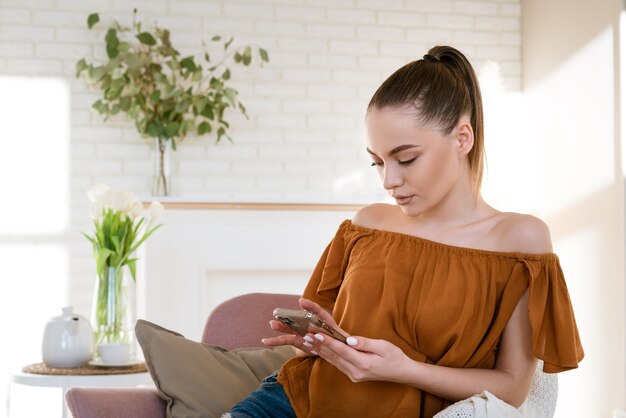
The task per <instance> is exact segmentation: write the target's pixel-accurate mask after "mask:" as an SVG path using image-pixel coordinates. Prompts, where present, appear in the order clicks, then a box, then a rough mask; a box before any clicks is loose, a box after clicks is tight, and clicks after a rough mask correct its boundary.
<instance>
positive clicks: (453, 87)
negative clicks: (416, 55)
mask: <svg viewBox="0 0 626 418" xmlns="http://www.w3.org/2000/svg"><path fill="white" fill-rule="evenodd" d="M387 106H389V107H408V106H413V107H414V108H415V109H417V110H418V115H419V117H420V119H421V122H423V123H431V122H433V123H436V124H437V125H438V126H440V127H441V129H442V131H443V133H444V134H446V135H447V134H449V133H450V132H452V130H453V129H454V127H455V126H456V124H457V123H458V122H459V120H460V119H461V117H462V116H464V115H468V116H469V117H470V123H471V125H472V129H473V131H474V146H473V147H472V149H471V150H470V152H469V154H468V156H467V158H468V160H469V165H470V172H471V173H472V176H473V178H472V181H473V184H474V189H475V191H476V192H477V193H478V192H479V191H480V184H481V182H482V177H483V166H484V154H485V150H484V133H483V105H482V98H481V95H480V87H479V85H478V79H477V78H476V73H475V72H474V69H473V68H472V65H471V64H470V63H469V61H468V60H467V58H466V57H465V55H463V54H462V53H461V52H460V51H458V50H457V49H455V48H452V47H450V46H435V47H433V48H431V49H430V50H429V51H428V54H426V55H424V58H423V59H419V60H417V61H413V62H410V63H408V64H406V65H405V66H403V67H402V68H400V69H398V70H397V71H396V72H395V73H393V74H392V75H391V76H389V78H387V80H385V81H384V82H383V84H382V85H381V86H380V87H379V88H378V90H376V93H374V96H373V97H372V99H371V100H370V103H369V105H368V106H367V110H368V111H369V110H371V109H382V108H384V107H387Z"/></svg>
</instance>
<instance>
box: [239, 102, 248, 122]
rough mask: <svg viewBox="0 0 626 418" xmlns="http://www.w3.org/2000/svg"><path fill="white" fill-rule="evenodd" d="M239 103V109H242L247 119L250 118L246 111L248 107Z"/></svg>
mask: <svg viewBox="0 0 626 418" xmlns="http://www.w3.org/2000/svg"><path fill="white" fill-rule="evenodd" d="M237 105H238V106H239V110H240V111H241V113H242V114H243V115H244V116H245V117H246V119H248V113H246V108H245V107H244V105H242V104H241V102H239V103H237Z"/></svg>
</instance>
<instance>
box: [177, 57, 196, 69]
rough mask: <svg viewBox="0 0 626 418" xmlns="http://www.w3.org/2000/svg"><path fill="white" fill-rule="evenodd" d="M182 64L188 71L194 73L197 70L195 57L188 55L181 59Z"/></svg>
mask: <svg viewBox="0 0 626 418" xmlns="http://www.w3.org/2000/svg"><path fill="white" fill-rule="evenodd" d="M180 66H181V67H183V68H185V69H186V70H187V71H189V72H191V73H193V72H194V71H196V68H197V67H196V63H195V62H194V61H193V57H192V56H190V57H186V58H184V59H182V60H181V61H180Z"/></svg>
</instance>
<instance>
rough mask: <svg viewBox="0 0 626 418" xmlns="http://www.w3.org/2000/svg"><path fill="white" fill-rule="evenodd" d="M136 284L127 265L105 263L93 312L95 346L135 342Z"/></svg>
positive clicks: (96, 290)
mask: <svg viewBox="0 0 626 418" xmlns="http://www.w3.org/2000/svg"><path fill="white" fill-rule="evenodd" d="M134 301H135V283H134V281H133V279H132V276H131V275H130V271H129V270H128V267H127V266H122V267H109V266H104V268H103V270H102V274H100V275H98V276H97V278H96V288H95V290H94V298H93V305H92V313H91V323H92V326H93V331H94V336H95V344H96V346H98V345H100V344H102V343H131V344H132V343H134V338H135V333H134V326H135V318H134V314H135V303H134Z"/></svg>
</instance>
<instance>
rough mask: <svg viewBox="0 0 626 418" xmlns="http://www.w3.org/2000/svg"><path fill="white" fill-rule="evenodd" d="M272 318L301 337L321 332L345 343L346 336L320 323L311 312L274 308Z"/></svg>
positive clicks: (322, 322) (324, 323)
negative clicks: (309, 333)
mask: <svg viewBox="0 0 626 418" xmlns="http://www.w3.org/2000/svg"><path fill="white" fill-rule="evenodd" d="M274 318H276V319H277V320H279V321H280V322H282V323H283V324H285V325H287V326H288V327H289V328H291V329H292V330H294V331H295V332H297V333H298V334H300V335H302V336H303V337H304V336H305V335H306V334H307V333H308V332H312V333H314V334H315V333H316V332H323V333H325V334H328V335H330V336H331V337H333V338H335V339H337V340H339V341H341V342H342V343H345V342H346V338H347V336H345V335H343V334H342V333H341V331H339V330H337V329H335V328H333V327H331V326H330V325H328V324H327V323H326V322H324V321H322V320H321V319H320V318H319V317H318V316H317V315H315V314H314V313H313V312H310V311H306V310H302V309H286V308H276V309H274Z"/></svg>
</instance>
